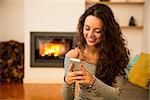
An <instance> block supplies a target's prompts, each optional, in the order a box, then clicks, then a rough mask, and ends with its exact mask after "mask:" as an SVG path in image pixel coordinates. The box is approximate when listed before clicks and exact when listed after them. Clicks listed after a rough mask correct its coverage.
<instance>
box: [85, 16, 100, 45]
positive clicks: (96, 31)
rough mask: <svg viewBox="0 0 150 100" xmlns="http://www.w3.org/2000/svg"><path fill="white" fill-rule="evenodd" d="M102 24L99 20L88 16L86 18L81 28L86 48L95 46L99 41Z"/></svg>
mask: <svg viewBox="0 0 150 100" xmlns="http://www.w3.org/2000/svg"><path fill="white" fill-rule="evenodd" d="M102 26H103V22H102V20H101V19H99V18H97V17H95V16H93V15H89V16H87V17H86V19H85V22H84V27H83V35H84V38H85V40H86V42H87V45H88V46H95V45H96V44H98V43H99V42H100V41H101V30H102Z"/></svg>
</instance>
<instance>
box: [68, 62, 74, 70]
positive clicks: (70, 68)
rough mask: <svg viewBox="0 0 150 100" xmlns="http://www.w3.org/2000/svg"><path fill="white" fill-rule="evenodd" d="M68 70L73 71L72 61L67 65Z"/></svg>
mask: <svg viewBox="0 0 150 100" xmlns="http://www.w3.org/2000/svg"><path fill="white" fill-rule="evenodd" d="M68 71H69V72H73V64H72V63H71V64H70V65H69V69H68Z"/></svg>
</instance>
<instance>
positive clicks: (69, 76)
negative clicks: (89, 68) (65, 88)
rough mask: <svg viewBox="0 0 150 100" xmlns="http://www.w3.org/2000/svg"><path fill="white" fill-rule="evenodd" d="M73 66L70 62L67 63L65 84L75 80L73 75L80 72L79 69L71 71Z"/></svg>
mask: <svg viewBox="0 0 150 100" xmlns="http://www.w3.org/2000/svg"><path fill="white" fill-rule="evenodd" d="M73 66H74V65H73V64H72V63H71V64H70V65H69V69H68V72H67V74H66V76H65V82H66V83H67V84H72V83H74V82H76V78H75V77H76V76H77V75H79V74H82V73H81V72H80V71H74V72H73Z"/></svg>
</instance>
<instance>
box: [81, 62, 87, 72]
mask: <svg viewBox="0 0 150 100" xmlns="http://www.w3.org/2000/svg"><path fill="white" fill-rule="evenodd" d="M80 69H81V71H84V72H85V71H86V69H85V68H84V66H83V65H82V64H81V65H80Z"/></svg>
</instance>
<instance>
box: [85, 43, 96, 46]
mask: <svg viewBox="0 0 150 100" xmlns="http://www.w3.org/2000/svg"><path fill="white" fill-rule="evenodd" d="M87 45H88V46H95V45H96V44H95V43H87Z"/></svg>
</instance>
